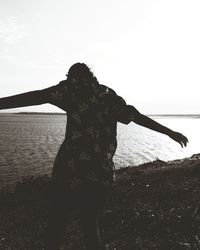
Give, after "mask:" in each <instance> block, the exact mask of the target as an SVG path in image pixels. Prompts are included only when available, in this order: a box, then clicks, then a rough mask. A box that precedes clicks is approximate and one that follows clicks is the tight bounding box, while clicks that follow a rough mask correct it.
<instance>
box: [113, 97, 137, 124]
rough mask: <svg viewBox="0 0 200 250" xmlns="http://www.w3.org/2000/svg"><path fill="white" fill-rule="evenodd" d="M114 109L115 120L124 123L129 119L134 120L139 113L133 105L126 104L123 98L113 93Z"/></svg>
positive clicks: (128, 121)
mask: <svg viewBox="0 0 200 250" xmlns="http://www.w3.org/2000/svg"><path fill="white" fill-rule="evenodd" d="M114 110H115V115H116V119H117V121H119V122H121V123H124V124H129V123H130V122H131V121H133V122H134V120H136V119H137V116H138V115H139V114H140V112H139V111H138V110H137V109H136V108H135V107H134V106H132V105H127V104H126V102H125V100H124V99H123V98H122V97H121V96H118V95H117V94H115V98H114Z"/></svg>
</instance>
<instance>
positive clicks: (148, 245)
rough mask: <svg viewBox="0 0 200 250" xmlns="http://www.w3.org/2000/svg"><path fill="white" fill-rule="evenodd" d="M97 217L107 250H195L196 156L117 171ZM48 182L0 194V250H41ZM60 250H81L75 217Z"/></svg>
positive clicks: (198, 221)
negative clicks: (114, 180)
mask: <svg viewBox="0 0 200 250" xmlns="http://www.w3.org/2000/svg"><path fill="white" fill-rule="evenodd" d="M116 175H117V182H116V185H114V186H113V187H112V188H111V189H110V190H109V195H108V199H107V202H106V205H105V207H104V209H103V212H102V215H101V231H102V240H103V244H104V245H107V249H108V250H113V249H114V248H116V249H117V250H130V249H137V250H143V249H172V250H177V249H200V234H199V232H200V154H195V155H193V156H192V157H190V158H185V159H181V160H175V161H170V162H163V161H160V160H157V161H154V162H150V163H145V164H142V165H140V166H136V167H127V168H123V169H119V170H117V171H116ZM48 184H49V178H48V177H45V176H43V177H42V176H41V177H38V178H32V179H31V178H30V179H27V180H26V181H25V180H24V182H23V183H21V184H18V186H17V188H16V189H15V192H13V193H4V194H3V193H0V202H1V206H0V220H1V222H2V223H1V225H0V235H1V237H0V248H2V249H25V248H26V249H41V250H42V248H43V247H44V234H45V228H46V216H47V209H48V206H47V193H46V191H47V187H48ZM67 225H68V226H67V227H66V231H65V239H64V243H63V244H64V247H65V248H64V249H71V250H77V249H82V243H83V242H82V240H83V239H82V234H81V230H80V227H79V217H78V213H77V211H75V212H73V213H72V216H71V217H70V220H69V223H68V224H67Z"/></svg>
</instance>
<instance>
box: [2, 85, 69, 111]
mask: <svg viewBox="0 0 200 250" xmlns="http://www.w3.org/2000/svg"><path fill="white" fill-rule="evenodd" d="M64 91H65V88H64V84H63V83H62V82H60V83H59V84H57V85H54V86H52V87H49V88H46V89H42V90H35V91H30V92H25V93H22V94H18V95H13V96H8V97H3V98H0V109H11V108H19V107H25V106H33V105H40V104H44V103H51V104H54V105H56V106H58V107H60V108H62V107H63V100H64Z"/></svg>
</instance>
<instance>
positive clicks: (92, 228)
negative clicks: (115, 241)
mask: <svg viewBox="0 0 200 250" xmlns="http://www.w3.org/2000/svg"><path fill="white" fill-rule="evenodd" d="M80 213H81V214H80V215H81V224H82V229H83V236H84V240H85V245H86V249H87V250H100V249H101V242H100V231H99V210H98V209H97V208H88V209H86V208H82V209H81V212H80Z"/></svg>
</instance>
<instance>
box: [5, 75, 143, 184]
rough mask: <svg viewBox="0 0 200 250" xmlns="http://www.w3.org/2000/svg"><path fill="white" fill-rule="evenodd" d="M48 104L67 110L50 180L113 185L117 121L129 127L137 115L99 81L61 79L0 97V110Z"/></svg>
mask: <svg viewBox="0 0 200 250" xmlns="http://www.w3.org/2000/svg"><path fill="white" fill-rule="evenodd" d="M43 103H51V104H53V105H56V106H57V107H59V108H61V109H62V110H64V111H66V113H67V127H66V134H65V139H64V142H63V143H62V145H61V147H60V149H59V151H58V154H57V156H56V159H55V162H54V166H53V175H52V177H53V180H55V181H56V182H59V183H63V184H65V185H66V186H67V187H68V188H74V187H75V186H77V185H78V184H80V183H84V182H95V183H97V182H99V183H103V184H111V183H112V182H113V170H114V163H113V156H114V153H115V151H116V147H117V139H116V136H117V122H118V121H119V122H122V123H125V124H128V123H129V122H130V121H134V119H135V117H136V116H137V114H139V112H138V111H137V110H136V109H135V108H134V107H133V106H130V105H127V104H126V102H125V101H124V100H123V98H121V97H120V96H118V95H117V94H116V93H115V92H114V91H113V90H112V89H110V88H108V87H107V86H104V85H100V84H99V83H98V82H96V81H94V82H89V83H88V82H87V81H84V80H83V81H81V82H77V81H76V80H75V79H72V80H70V81H69V80H64V81H61V82H60V83H59V84H57V85H54V86H52V87H49V88H46V89H43V90H39V91H32V92H27V93H23V94H20V95H16V96H12V97H6V98H0V109H1V108H13V107H20V106H29V105H37V104H43Z"/></svg>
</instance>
